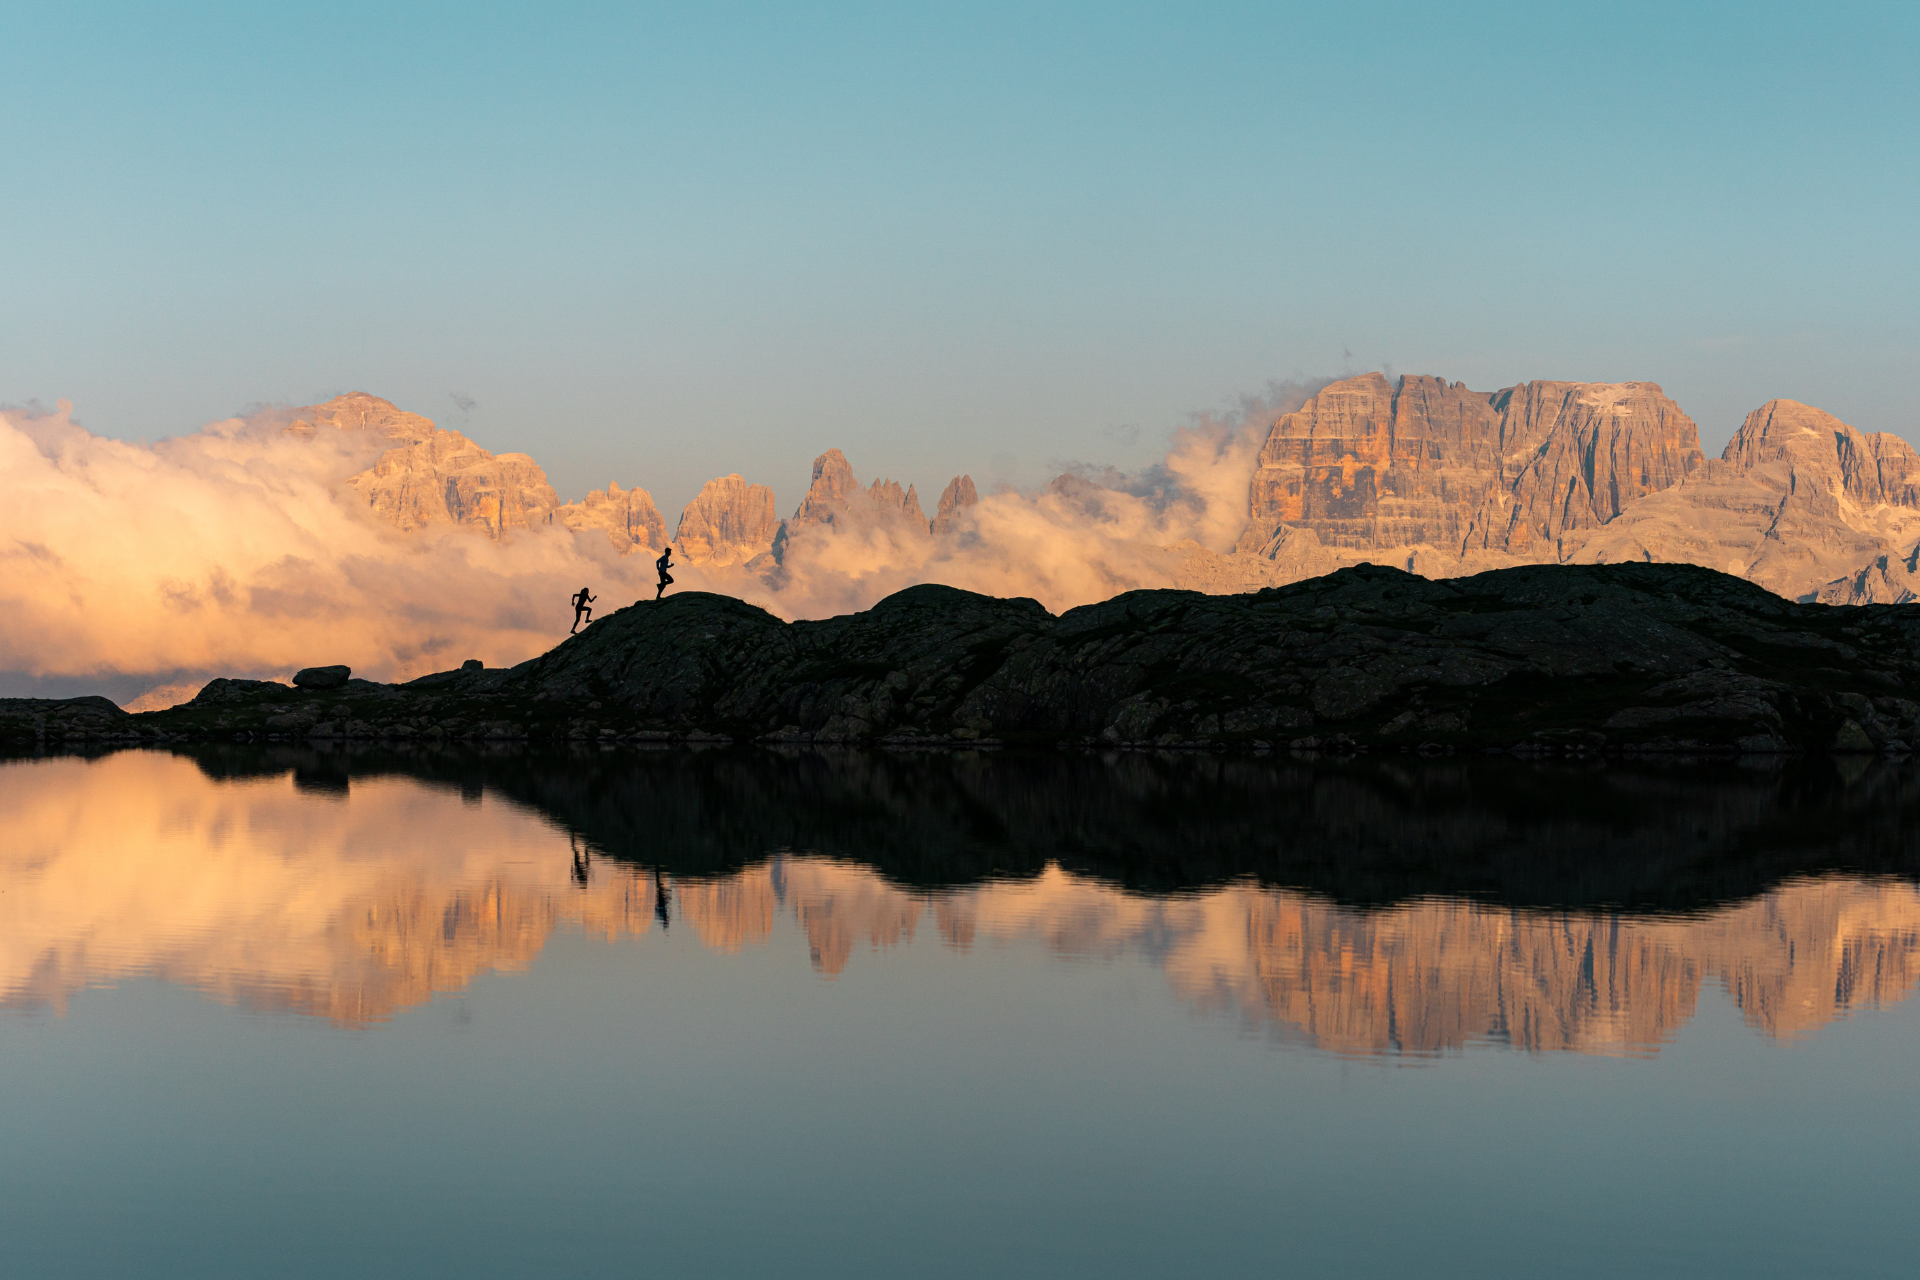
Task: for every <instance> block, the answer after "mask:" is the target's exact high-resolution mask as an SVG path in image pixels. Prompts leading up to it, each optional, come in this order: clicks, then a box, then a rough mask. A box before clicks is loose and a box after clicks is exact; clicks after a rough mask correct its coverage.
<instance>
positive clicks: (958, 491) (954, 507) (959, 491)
mask: <svg viewBox="0 0 1920 1280" xmlns="http://www.w3.org/2000/svg"><path fill="white" fill-rule="evenodd" d="M979 501H980V495H979V494H978V493H977V492H975V491H974V487H973V477H972V476H955V477H954V478H953V479H951V480H949V481H947V487H946V489H945V490H943V491H942V492H941V494H940V505H939V506H937V507H935V508H934V513H933V524H932V532H933V535H934V537H936V538H939V537H945V536H946V535H947V534H948V533H950V532H952V530H953V528H954V526H955V524H956V523H957V522H958V521H959V519H960V513H961V512H962V511H964V510H966V509H967V508H968V507H971V506H975V505H977V504H978V503H979Z"/></svg>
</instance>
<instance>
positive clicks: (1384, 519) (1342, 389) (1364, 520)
mask: <svg viewBox="0 0 1920 1280" xmlns="http://www.w3.org/2000/svg"><path fill="white" fill-rule="evenodd" d="M1499 441H1500V421H1499V415H1498V414H1497V413H1496V411H1495V410H1494V408H1493V405H1492V397H1490V396H1488V395H1486V394H1485V393H1482V392H1475V391H1469V390H1467V388H1466V387H1465V385H1463V384H1461V383H1457V382H1456V383H1453V384H1451V385H1449V384H1448V383H1447V382H1446V381H1444V380H1443V379H1440V378H1428V377H1407V378H1402V379H1401V381H1400V386H1399V387H1398V388H1395V387H1393V386H1391V385H1389V384H1388V382H1387V380H1386V379H1385V378H1384V377H1382V376H1381V375H1379V374H1377V373H1370V374H1367V375H1365V376H1364V377H1359V378H1348V379H1346V380H1345V381H1342V382H1336V383H1333V384H1332V385H1331V386H1328V387H1325V388H1323V389H1322V390H1321V391H1320V393H1319V394H1318V395H1316V396H1314V397H1313V399H1311V400H1309V401H1307V403H1306V404H1305V405H1303V406H1301V408H1300V409H1298V410H1297V411H1295V412H1293V413H1289V414H1286V415H1284V416H1282V417H1281V418H1280V419H1279V420H1278V421H1276V422H1275V423H1274V424H1273V430H1272V432H1271V433H1270V434H1269V435H1268V437H1267V442H1266V444H1265V446H1264V447H1263V448H1262V449H1261V450H1260V460H1259V465H1258V468H1257V470H1256V471H1255V472H1254V475H1253V481H1252V485H1251V492H1250V508H1251V509H1250V519H1249V521H1248V524H1247V529H1246V532H1245V533H1244V534H1243V535H1242V536H1241V539H1240V544H1239V548H1238V550H1240V551H1242V552H1253V553H1255V554H1261V553H1263V552H1265V551H1267V550H1268V549H1269V544H1271V543H1272V542H1273V540H1274V538H1275V536H1276V535H1278V534H1280V533H1281V531H1282V529H1283V527H1291V528H1305V529H1310V530H1312V531H1313V533H1314V535H1315V537H1316V538H1317V540H1318V541H1319V542H1320V543H1321V544H1322V545H1324V546H1330V547H1353V548H1374V547H1392V546H1409V545H1415V544H1427V545H1431V546H1436V547H1445V548H1450V549H1453V550H1454V551H1455V552H1456V553H1457V551H1458V550H1459V548H1460V547H1461V546H1462V545H1463V543H1464V542H1465V540H1466V536H1467V529H1468V522H1469V521H1470V520H1471V519H1472V518H1473V515H1474V513H1476V512H1477V511H1479V510H1480V508H1481V507H1482V506H1483V505H1484V504H1485V502H1486V500H1487V498H1488V496H1489V494H1490V493H1491V492H1492V490H1493V487H1494V485H1495V483H1496V482H1497V480H1498V478H1499V470H1500V456H1499Z"/></svg>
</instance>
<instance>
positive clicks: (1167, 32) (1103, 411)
mask: <svg viewBox="0 0 1920 1280" xmlns="http://www.w3.org/2000/svg"><path fill="white" fill-rule="evenodd" d="M1917 14H1920V9H1916V7H1914V6H1911V5H1891V4H1889V5H1844V4H1841V5H1822V6H1808V5H1791V6H1789V5H1767V4H1737V5H1736V4H1690V5H1678V6H1676V5H1672V4H1613V5H1602V4H1591V5H1516V6H1503V5H1495V4H1471V3H1465V4H1453V5H1377V4H1364V3H1355V4H1344V5H1325V4H1317V5H1311V6H1307V5H1301V6H1289V5H1282V4H1269V5H1259V6H1237V5H1204V4H1193V3H1183V4H1179V5H1130V4H1113V3H1108V4H1102V5H1097V6H1093V5H1085V6H1080V5H1046V6H1036V5H1031V4H1023V5H1016V6H994V5H990V4H984V3H969V4H967V5H964V6H940V5H931V4H929V5H913V6H907V5H873V6H858V5H844V6H843V5H826V4H818V5H807V6H786V5H725V4H711V3H710V4H701V5H685V6H648V5H640V4H630V5H619V6H597V5H565V4H553V3H546V4H541V5H538V6H533V5H524V6H515V5H487V4H474V3H463V4H459V5H452V4H447V5H436V4H398V5H396V4H392V3H384V4H378V5H372V4H368V5H360V4H350V3H347V4H330V5H325V6H320V5H306V6H291V5H260V4H249V5H238V4H234V5H184V4H168V5H159V4H147V5H139V4H133V5H91V4H85V3H62V4H58V5H54V4H46V5H37V4H21V3H15V4H10V5H7V6H4V7H0V47H4V48H5V49H6V50H7V52H8V55H9V56H8V67H9V76H8V86H7V91H6V99H5V107H4V110H3V111H0V160H4V163H5V169H6V172H9V173H11V174H12V175H13V181H12V183H11V184H10V190H9V192H8V196H7V198H6V199H5V200H4V201H0V279H3V280H4V281H5V286H4V294H0V297H4V299H5V302H6V305H5V306H4V307H0V404H15V405H19V404H25V403H29V402H34V401H37V402H39V403H41V404H45V405H49V406H50V405H52V404H53V403H54V402H56V401H58V400H61V399H67V400H71V401H72V402H73V406H74V408H73V414H74V418H75V419H76V420H77V421H79V422H80V423H82V424H84V425H85V426H86V427H88V428H89V429H90V430H92V431H94V432H97V433H101V434H104V435H107V436H111V437H115V438H120V439H127V440H155V439H159V438H162V437H168V436H175V435H180V434H183V433H186V432H190V431H193V430H195V429H196V428H198V427H200V426H201V425H203V424H204V423H207V422H209V421H213V420H217V419H221V418H225V417H228V416H230V415H234V414H239V413H243V412H246V411H249V410H251V409H254V408H257V407H259V406H262V405H276V404H305V403H311V402H314V401H316V400H318V399H322V398H325V397H327V396H330V395H332V394H335V393H338V392H342V391H348V390H365V391H371V392H373V393H375V394H377V395H381V396H385V397H386V398H388V399H390V400H393V401H394V402H396V403H397V404H399V405H401V406H402V407H403V408H407V409H410V410H413V411H415V412H419V413H423V414H426V415H427V416H429V417H432V418H434V419H435V420H436V421H438V422H439V423H441V425H443V426H449V427H453V428H456V429H458V430H461V431H464V432H466V433H467V434H468V435H470V436H472V437H473V438H474V439H476V440H478V441H479V442H480V443H481V444H483V445H485V446H487V447H488V448H491V449H495V450H519V451H523V452H527V453H531V454H533V455H534V456H535V457H536V458H538V459H539V460H540V462H541V463H542V464H543V465H544V466H545V467H546V469H547V471H548V473H549V475H550V476H551V478H552V479H553V481H554V484H555V486H556V488H557V489H558V490H559V491H560V495H561V497H562V498H563V499H569V498H577V497H579V496H581V495H582V494H583V493H584V492H585V491H586V490H587V489H588V488H590V487H599V486H603V485H605V484H606V483H607V482H608V481H609V480H613V481H618V482H619V483H621V484H623V485H629V486H630V485H636V484H638V485H642V486H644V487H646V488H648V489H649V490H651V491H652V492H653V493H654V495H655V497H656V499H657V500H658V501H659V505H660V506H661V508H662V510H663V511H665V512H666V514H667V516H668V520H669V523H670V524H671V521H672V520H673V518H674V516H675V514H676V513H677V512H678V510H679V508H680V506H681V505H683V504H684V503H685V502H686V501H687V500H688V499H689V498H691V497H692V496H693V494H694V492H695V491H696V490H697V489H698V487H699V485H700V484H701V483H702V482H703V481H704V480H706V479H708V478H710V477H712V476H716V475H721V474H725V473H728V472H736V471H737V472H741V473H743V474H745V475H746V476H747V478H748V479H750V480H753V481H756V482H760V483H766V484H770V485H772V486H773V487H774V489H775V491H776V494H777V497H778V502H779V506H780V508H781V510H782V511H783V513H784V512H785V511H788V510H791V508H792V507H793V506H794V505H795V504H796V503H797V502H798V500H799V498H800V496H801V494H802V492H803V491H804V489H805V486H806V482H807V478H808V470H809V467H810V464H811V461H812V459H813V457H814V456H815V455H816V454H818V453H820V452H822V451H823V450H825V449H826V448H828V447H831V446H837V447H839V448H841V449H843V450H845V451H846V453H847V455H848V457H849V458H850V459H851V460H852V462H853V464H854V467H855V470H856V471H857V472H858V473H859V475H860V477H861V478H862V479H863V480H871V479H873V478H876V477H879V476H890V477H893V478H895V479H898V480H900V481H902V482H912V483H915V484H916V485H917V486H918V487H919V489H920V491H921V493H922V495H923V496H925V497H926V498H928V499H929V500H930V499H931V497H932V496H933V495H935V494H937V493H938V491H939V489H940V487H941V486H942V485H943V484H944V483H945V482H946V480H947V479H948V478H949V477H950V476H952V475H954V474H956V473H959V472H968V473H970V474H972V475H973V476H974V478H975V479H976V480H977V481H978V482H979V483H980V485H981V487H982V489H983V490H985V489H987V488H989V487H990V486H992V485H994V484H996V483H1012V484H1016V485H1021V486H1031V485H1035V484H1038V483H1040V482H1042V481H1044V480H1045V479H1046V478H1047V477H1048V476H1050V475H1051V474H1052V473H1053V472H1055V471H1057V470H1059V469H1061V466H1060V464H1062V463H1063V462H1066V461H1090V462H1098V463H1112V464H1116V465H1119V466H1122V467H1126V466H1137V465H1141V464H1144V463H1146V462H1149V461H1151V460H1153V459H1155V458H1158V457H1159V456H1160V455H1161V454H1162V453H1164V451H1165V447H1166V440H1167V437H1168V433H1169V432H1170V431H1171V430H1172V429H1174V428H1176V427H1178V426H1179V425H1181V424H1182V423H1184V422H1186V421H1188V420H1189V417H1190V415H1192V414H1194V413H1196V412H1218V411H1219V410H1221V409H1222V408H1223V407H1226V408H1231V406H1233V405H1234V404H1236V403H1237V402H1238V400H1239V398H1240V397H1242V396H1244V395H1247V394H1252V393H1258V392H1260V391H1261V390H1262V389H1263V388H1264V387H1266V385H1267V384H1268V382H1269V381H1270V380H1274V379H1281V380H1286V379H1295V380H1306V379H1311V378H1315V377H1326V376H1331V375H1336V374H1341V373H1357V372H1363V371H1366V370H1370V369H1384V370H1387V371H1388V372H1390V373H1409V372H1419V373H1434V374H1440V375H1443V376H1446V377H1448V378H1452V379H1460V380H1464V381H1465V382H1467V383H1468V385H1470V386H1473V387H1476V388H1482V389H1486V390H1492V389H1495V388H1498V387H1501V386H1505V385H1509V384H1511V383H1514V382H1517V381H1521V380H1525V379H1532V378H1561V379H1577V380H1608V381H1613V380H1629V379H1632V380H1651V381H1655V382H1658V383H1660V384H1661V385H1662V386H1664V387H1665V388H1666V390H1667V391H1668V393H1669V394H1671V395H1672V396H1673V397H1674V398H1675V399H1676V400H1677V401H1678V402H1679V403H1680V405H1681V406H1682V407H1683V408H1684V409H1686V410H1687V412H1688V413H1690V414H1691V415H1692V416H1693V417H1694V418H1695V419H1696V421H1698V422H1699V424H1700V428H1701V433H1702V436H1703V438H1704V440H1705V442H1706V444H1707V447H1708V449H1709V450H1710V451H1713V452H1717V451H1718V449H1719V447H1720V446H1721V445H1722V444H1723V443H1724V442H1725V440H1726V438H1727V436H1728V435H1729V434H1731V432H1732V431H1733V429H1734V428H1735V427H1736V426H1737V425H1738V424H1739V421H1740V419H1741V418H1742V417H1743V416H1744V415H1745V414H1746V413H1747V412H1748V411H1749V410H1751V409H1753V408H1755V407H1757V406H1758V405H1760V404H1761V403H1763V402H1764V401H1766V400H1768V399H1771V398H1773V397H1777V396H1786V397H1791V398H1794V399H1799V400H1804V401H1807V402H1809V403H1812V404H1816V405H1819V406H1821V407H1823V408H1825V409H1827V410H1829V411H1831V412H1833V413H1835V414H1837V415H1838V416H1840V417H1841V418H1843V419H1845V420H1846V421H1848V422H1851V423H1853V424H1854V425H1856V426H1858V427H1861V428H1863V429H1866V430H1878V431H1894V432H1897V433H1900V434H1902V435H1904V436H1906V437H1907V438H1908V439H1912V440H1916V441H1920V416H1917V415H1916V412H1915V409H1914V405H1913V399H1912V396H1911V394H1910V391H1909V385H1908V384H1909V381H1910V379H1911V377H1912V374H1913V372H1914V370H1915V369H1916V367H1920V361H1917V360H1916V357H1920V308H1916V306H1915V301H1914V300H1915V299H1916V298H1920V236H1916V234H1915V231H1916V210H1920V155H1917V154H1916V152H1917V151H1920V147H1917V146H1916V144H1917V143H1920V72H1916V67H1920V56H1917V55H1920V17H1917V16H1916V15H1917Z"/></svg>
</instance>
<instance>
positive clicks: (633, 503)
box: [552, 484, 667, 555]
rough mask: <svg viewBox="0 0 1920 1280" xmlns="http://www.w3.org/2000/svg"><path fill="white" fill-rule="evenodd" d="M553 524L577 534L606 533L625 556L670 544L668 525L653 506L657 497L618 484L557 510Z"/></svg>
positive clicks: (555, 509)
mask: <svg viewBox="0 0 1920 1280" xmlns="http://www.w3.org/2000/svg"><path fill="white" fill-rule="evenodd" d="M552 522H553V523H554V524H557V525H561V526H562V527H564V528H568V529H572V530H575V531H576V532H585V531H586V530H589V529H599V530H602V531H604V532H605V533H606V535H607V539H608V541H610V542H612V543H613V549H614V550H615V551H618V552H619V553H620V554H621V555H626V554H628V553H629V552H633V551H639V550H643V549H644V550H649V551H651V550H654V549H655V548H658V547H663V546H665V545H666V542H667V522H666V521H665V520H662V519H661V518H660V509H659V508H658V507H656V506H654V505H653V495H652V494H650V493H648V492H647V491H646V490H645V489H622V488H621V487H620V486H619V485H617V484H610V485H608V486H607V487H606V490H605V491H604V492H603V491H601V490H599V489H596V490H594V491H593V492H592V493H589V494H588V495H587V496H586V497H585V498H582V499H581V500H580V501H579V502H569V503H567V504H566V505H565V506H562V507H556V508H554V511H553V515H552Z"/></svg>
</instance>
